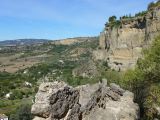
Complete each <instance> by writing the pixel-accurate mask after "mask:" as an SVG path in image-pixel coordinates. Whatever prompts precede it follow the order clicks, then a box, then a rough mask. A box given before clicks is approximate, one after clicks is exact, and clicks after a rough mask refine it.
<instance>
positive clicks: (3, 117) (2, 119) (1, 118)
mask: <svg viewBox="0 0 160 120" xmlns="http://www.w3.org/2000/svg"><path fill="white" fill-rule="evenodd" d="M0 120H8V117H7V116H6V115H5V114H0Z"/></svg>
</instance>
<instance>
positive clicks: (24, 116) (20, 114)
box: [10, 104, 32, 120]
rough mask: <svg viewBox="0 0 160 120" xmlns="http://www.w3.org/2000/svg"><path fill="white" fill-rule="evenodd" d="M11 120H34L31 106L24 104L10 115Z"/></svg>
mask: <svg viewBox="0 0 160 120" xmlns="http://www.w3.org/2000/svg"><path fill="white" fill-rule="evenodd" d="M10 120H32V114H31V106H30V105H28V104H22V105H21V106H20V107H19V108H18V109H17V112H16V113H15V114H12V115H10Z"/></svg>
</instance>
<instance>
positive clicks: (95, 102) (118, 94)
mask: <svg viewBox="0 0 160 120" xmlns="http://www.w3.org/2000/svg"><path fill="white" fill-rule="evenodd" d="M133 97H134V96H133V93H131V92H129V91H125V90H123V89H121V88H120V87H119V86H118V85H116V84H111V85H110V87H107V83H106V81H105V80H103V81H102V82H101V83H97V84H94V85H83V86H79V87H77V88H73V87H71V86H68V85H67V84H65V83H64V82H54V83H42V84H41V85H40V87H39V91H38V93H37V94H36V99H35V103H34V104H33V106H32V114H34V115H35V118H34V120H137V119H138V118H139V107H138V105H137V104H136V103H134V102H133Z"/></svg>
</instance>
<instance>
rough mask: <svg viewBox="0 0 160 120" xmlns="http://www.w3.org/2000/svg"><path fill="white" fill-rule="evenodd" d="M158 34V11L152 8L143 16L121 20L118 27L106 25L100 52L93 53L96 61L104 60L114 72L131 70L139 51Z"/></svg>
mask: <svg viewBox="0 0 160 120" xmlns="http://www.w3.org/2000/svg"><path fill="white" fill-rule="evenodd" d="M159 34H160V9H159V8H154V9H153V10H152V11H148V12H147V14H146V15H145V16H141V17H135V18H130V19H121V25H120V26H119V27H110V26H109V25H107V24H106V26H105V30H104V31H103V32H102V33H101V34H100V39H99V47H100V50H98V51H94V52H93V57H94V59H96V60H99V59H100V60H106V61H108V64H109V66H110V67H111V68H112V69H115V70H126V69H128V68H133V67H134V66H135V64H136V62H137V59H138V58H139V57H141V56H142V54H141V51H142V49H143V48H144V47H147V46H149V45H150V43H151V42H152V41H153V39H154V38H155V37H157V36H158V35H159Z"/></svg>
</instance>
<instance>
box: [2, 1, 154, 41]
mask: <svg viewBox="0 0 160 120" xmlns="http://www.w3.org/2000/svg"><path fill="white" fill-rule="evenodd" d="M152 1H153V0H137V1H136V2H135V0H0V40H8V39H19V38H46V39H61V38H69V37H79V36H96V35H98V34H99V33H100V32H101V31H102V30H103V28H104V24H105V22H106V21H107V19H108V17H109V16H112V15H116V16H118V17H119V16H122V15H125V14H132V15H133V14H135V13H136V12H139V11H142V10H146V8H147V5H148V3H150V2H152Z"/></svg>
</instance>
